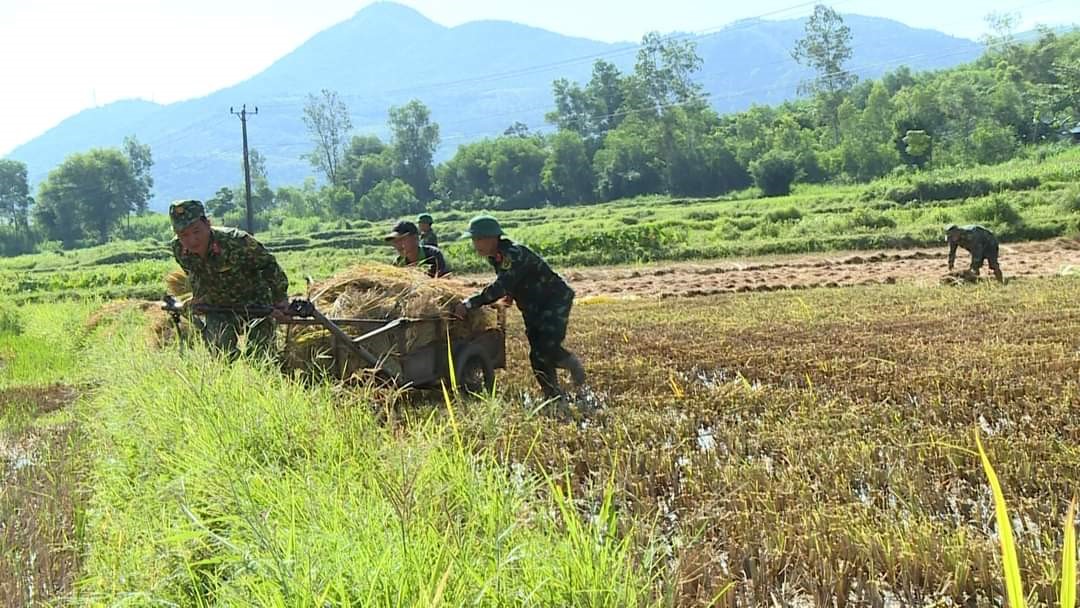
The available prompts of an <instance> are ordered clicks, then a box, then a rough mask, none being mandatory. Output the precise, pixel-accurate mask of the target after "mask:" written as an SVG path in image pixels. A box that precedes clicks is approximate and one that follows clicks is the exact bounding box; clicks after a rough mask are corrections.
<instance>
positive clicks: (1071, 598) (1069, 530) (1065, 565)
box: [1058, 498, 1077, 608]
mask: <svg viewBox="0 0 1080 608" xmlns="http://www.w3.org/2000/svg"><path fill="white" fill-rule="evenodd" d="M1075 522H1076V499H1075V498H1074V499H1073V501H1072V502H1071V503H1069V512H1068V513H1066V514H1065V546H1064V547H1063V548H1062V550H1061V593H1060V595H1059V596H1058V597H1059V598H1060V600H1061V608H1076V583H1077V579H1076V523H1075Z"/></svg>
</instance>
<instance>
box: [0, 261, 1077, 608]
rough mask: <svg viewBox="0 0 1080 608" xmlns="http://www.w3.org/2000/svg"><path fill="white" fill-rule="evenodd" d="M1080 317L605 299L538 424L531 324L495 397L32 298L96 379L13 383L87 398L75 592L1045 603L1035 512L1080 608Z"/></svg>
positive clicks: (1052, 297)
mask: <svg viewBox="0 0 1080 608" xmlns="http://www.w3.org/2000/svg"><path fill="white" fill-rule="evenodd" d="M1078 297H1080V279H1076V278H1069V277H1059V278H1039V279H1018V280H1016V281H1014V282H1012V283H1010V284H1008V285H1006V286H1005V287H999V286H995V285H980V286H965V287H943V286H940V285H938V284H936V283H929V282H927V283H919V282H915V283H905V284H896V285H887V284H886V285H867V286H856V287H846V288H833V289H806V290H798V291H773V292H760V293H759V292H750V293H732V294H720V295H713V296H707V297H675V298H667V299H658V298H647V297H640V296H637V297H635V298H633V299H630V298H626V299H620V298H618V297H614V296H610V295H609V296H603V297H594V298H582V300H581V301H580V302H579V303H578V305H577V306H576V308H575V309H574V312H573V316H572V320H571V326H570V332H569V337H568V340H567V346H568V347H569V348H571V349H572V350H574V351H575V352H578V353H579V354H580V355H581V356H582V359H583V360H584V361H585V363H586V366H587V368H588V371H589V374H590V388H589V390H588V391H586V392H584V393H583V394H581V395H579V396H578V398H577V402H578V405H579V406H580V407H579V408H578V409H577V410H576V412H575V413H574V414H572V415H570V416H567V417H553V416H551V415H547V414H546V413H544V410H543V408H540V407H539V404H538V403H537V401H536V389H535V386H534V380H533V379H532V377H531V374H530V372H529V370H528V364H527V360H528V359H527V349H526V346H525V340H524V336H523V331H522V327H521V324H520V319H518V318H517V317H516V316H515V315H513V314H511V315H509V318H510V327H509V332H510V334H509V338H508V341H507V344H508V349H509V352H508V358H509V361H508V369H507V370H505V371H504V372H501V373H500V375H499V377H498V385H497V387H496V393H497V394H496V395H495V397H494V398H488V399H483V400H475V399H465V398H461V399H458V398H454V397H453V396H451V397H450V401H449V403H448V402H447V401H446V399H445V398H444V396H443V395H441V394H411V395H410V394H401V393H399V392H395V391H388V390H382V389H375V388H372V387H365V386H352V387H348V388H346V387H343V386H337V385H334V384H317V385H312V384H310V383H308V382H298V381H294V380H291V379H289V378H287V377H283V376H282V375H281V374H279V373H278V372H277V370H276V369H274V368H273V367H272V366H264V365H252V364H247V363H238V364H235V365H233V366H229V367H228V368H227V369H225V370H222V371H220V372H215V373H212V374H211V373H207V372H206V370H209V369H215V368H214V363H213V361H211V360H210V359H208V358H206V355H205V354H203V353H199V352H197V351H189V352H188V353H186V354H185V355H182V356H181V355H179V354H178V353H177V352H176V351H175V350H173V349H164V350H161V349H159V348H155V347H153V346H152V345H151V346H148V345H147V343H146V340H145V339H144V334H145V329H144V325H145V323H146V319H145V315H144V313H143V312H142V311H140V310H139V309H138V308H137V307H131V306H129V307H126V308H122V309H118V310H114V311H110V314H107V315H104V317H102V318H97V319H96V320H95V321H96V322H95V323H94V324H92V325H90V326H87V325H85V324H84V319H85V317H86V313H87V312H88V310H87V309H86V308H85V307H83V308H73V307H71V306H70V305H67V306H66V307H65V308H63V310H61V309H60V308H56V306H57V305H35V306H32V307H29V308H28V309H27V310H28V311H29V312H27V313H25V314H24V318H25V319H26V322H25V323H24V324H23V325H24V326H25V327H24V329H22V330H20V334H21V336H8V337H2V341H0V345H2V346H3V348H4V349H5V350H4V351H3V352H4V353H5V354H4V358H5V360H6V361H7V360H13V361H19V360H20V357H24V358H30V359H32V358H34V357H39V356H42V353H40V352H37V351H34V350H29V351H28V352H27V353H26V354H25V355H20V352H21V350H22V349H26V348H28V347H27V344H28V343H29V341H28V340H27V339H26V336H27V335H28V334H29V335H33V334H34V333H35V332H40V331H41V330H40V324H41V323H44V322H46V321H48V322H49V323H52V322H54V321H55V319H57V318H58V317H59V316H63V318H65V319H69V321H66V323H68V325H67V329H68V330H70V331H69V332H68V333H69V334H70V339H68V338H63V337H62V335H65V334H64V333H63V332H61V333H60V334H55V333H54V334H48V335H50V336H54V338H52V339H53V340H54V344H63V343H68V342H70V351H69V350H66V349H61V351H62V352H70V353H71V357H72V358H73V359H65V361H66V363H65V364H64V365H63V366H62V367H59V368H56V369H51V370H48V369H47V370H44V371H42V372H38V373H35V374H32V375H30V374H27V373H26V372H25V371H24V368H22V367H20V366H19V365H10V364H6V365H5V367H4V368H0V374H5V375H6V376H5V378H6V379H5V381H4V385H3V386H40V385H46V384H49V383H54V382H60V381H62V382H69V383H75V382H83V383H84V384H83V385H84V386H87V389H86V393H85V395H84V397H83V398H82V399H81V400H80V401H79V402H78V403H77V404H73V405H70V406H67V408H68V409H70V411H71V413H70V418H69V419H67V420H69V421H72V420H73V421H74V424H75V426H74V427H72V428H73V430H72V432H78V433H80V434H81V435H79V436H80V437H85V441H82V442H80V446H82V447H81V449H80V450H79V451H78V456H79V458H81V459H82V460H81V461H82V462H84V463H85V465H86V467H87V470H86V472H85V473H81V474H80V477H81V479H82V480H83V481H82V482H80V483H78V484H76V485H75V486H73V487H76V488H80V489H81V490H82V493H79V492H68V493H67V494H66V495H70V496H76V497H78V502H77V504H76V506H75V507H74V509H73V512H75V513H80V514H85V517H84V516H83V515H80V516H79V517H78V518H76V520H77V521H78V522H79V527H78V529H77V530H75V529H73V530H68V531H66V532H63V533H62V534H59V533H58V534H59V537H60V538H64V539H67V542H69V543H74V546H77V547H79V548H80V550H79V551H78V555H80V556H82V559H81V560H80V561H78V562H72V563H76V564H77V565H78V578H79V579H80V580H81V581H82V582H81V583H80V584H78V585H72V584H71V583H65V584H64V585H61V586H60V587H58V589H59V591H57V595H55V596H53V597H52V598H51V599H52V600H54V601H59V600H60V599H64V600H65V601H67V600H70V601H71V602H73V603H74V604H75V605H111V604H116V603H119V602H121V601H123V602H127V603H130V604H133V605H153V604H162V603H172V604H175V605H222V606H227V605H239V604H244V603H252V602H254V603H255V604H258V605H280V606H290V605H314V604H319V605H324V606H346V605H365V606H373V605H380V606H383V605H385V606H390V605H425V606H435V605H465V604H469V605H482V606H502V605H527V606H566V605H574V606H707V605H712V606H899V605H919V606H923V605H940V606H947V605H964V606H987V605H1012V606H1015V605H1017V604H1016V602H1015V601H1013V602H1009V600H1007V598H1008V597H1009V594H1008V593H1007V591H1006V587H1005V580H1006V578H1005V576H1004V575H1003V568H1002V553H1001V549H1000V546H999V539H1000V538H1001V537H1002V528H1001V527H1000V526H1001V522H1002V521H1007V522H1010V524H1011V529H1012V533H1013V535H1014V537H1015V541H1016V556H1017V560H1016V561H1017V572H1018V575H1017V578H1018V579H1020V580H1022V581H1023V585H1024V594H1025V595H1026V597H1027V601H1028V603H1030V604H1031V605H1038V606H1061V605H1066V604H1063V603H1062V601H1063V600H1067V599H1068V598H1067V594H1066V593H1064V592H1063V586H1062V583H1061V580H1062V574H1063V568H1068V561H1067V560H1064V561H1063V559H1062V557H1063V547H1064V546H1065V545H1066V542H1067V538H1066V534H1065V531H1066V530H1067V527H1066V526H1065V525H1063V524H1064V522H1065V520H1066V517H1067V515H1068V513H1069V505H1070V502H1071V500H1072V499H1073V497H1074V496H1075V495H1076V494H1077V493H1078V486H1080V417H1078V415H1077V414H1078V412H1080V308H1078V307H1077V306H1076V304H1075V302H1077V301H1078ZM50 311H53V312H50ZM61 313H62V315H61ZM87 327H89V328H90V329H86V328H87ZM76 328H82V329H76ZM12 374H14V375H12ZM50 415H55V413H53V414H50ZM25 426H26V425H23V427H25ZM23 427H20V428H23ZM976 438H978V439H980V440H981V442H982V446H983V447H984V448H985V452H986V455H987V458H988V462H990V463H992V464H993V467H994V469H995V470H996V475H997V478H998V479H999V480H1000V484H1001V488H1002V493H1003V494H1002V496H1003V498H1004V500H1005V501H1007V503H1008V507H1009V511H1008V516H1006V517H1005V518H1004V519H999V518H998V515H997V514H996V512H995V501H994V492H993V490H992V486H991V484H990V483H989V482H988V478H987V472H986V470H985V469H984V466H983V463H982V461H981V460H980V456H979V453H978V448H977V439H976ZM41 462H42V466H48V465H47V464H45V463H47V461H46V460H42V461H41ZM0 464H3V465H4V466H5V467H8V466H10V463H6V462H0ZM47 470H52V469H47ZM57 470H59V469H57ZM1072 517H1073V519H1075V515H1072ZM50 521H55V522H57V524H56V525H59V526H61V527H63V526H65V525H68V524H67V523H65V522H66V521H67V520H65V519H64V518H63V517H59V518H53V519H52V520H50ZM65 546H68V547H70V546H71V545H65ZM1072 552H1073V553H1074V554H1075V544H1074V545H1072ZM0 563H2V562H0ZM1066 574H1067V573H1066ZM2 578H3V577H2V576H0V579H2ZM2 583H3V581H2V580H0V584H2ZM1075 585H1076V583H1075V575H1073V576H1072V586H1073V587H1074V588H1075ZM1066 587H1067V585H1066ZM1013 597H1014V598H1015V597H1016V596H1015V595H1013Z"/></svg>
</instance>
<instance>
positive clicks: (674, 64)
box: [629, 32, 704, 118]
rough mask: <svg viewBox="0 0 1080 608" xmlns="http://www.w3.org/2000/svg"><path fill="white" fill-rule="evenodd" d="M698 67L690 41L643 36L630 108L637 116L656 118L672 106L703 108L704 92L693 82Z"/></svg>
mask: <svg viewBox="0 0 1080 608" xmlns="http://www.w3.org/2000/svg"><path fill="white" fill-rule="evenodd" d="M701 64H702V60H701V57H699V56H698V54H697V51H696V46H695V43H694V42H693V41H692V40H686V39H682V40H680V39H676V38H670V37H669V38H665V37H662V36H660V34H659V33H657V32H649V33H648V34H645V36H644V37H643V38H642V39H641V48H640V49H639V50H638V54H637V62H636V63H635V65H634V74H633V76H631V78H630V87H629V91H630V93H631V100H630V107H631V108H632V110H633V111H634V112H635V113H636V114H637V115H638V116H649V115H651V116H653V117H655V118H659V117H660V116H661V115H662V114H663V112H664V110H665V109H666V108H670V107H672V106H675V105H687V104H691V103H695V104H697V105H704V97H703V95H702V90H703V89H702V87H701V84H700V83H698V82H696V81H695V80H694V74H695V73H697V71H698V70H699V69H701Z"/></svg>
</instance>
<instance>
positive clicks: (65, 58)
mask: <svg viewBox="0 0 1080 608" xmlns="http://www.w3.org/2000/svg"><path fill="white" fill-rule="evenodd" d="M400 1H401V3H402V4H406V5H409V6H412V7H413V8H415V9H417V10H419V11H420V12H421V13H423V14H425V15H427V16H428V17H429V18H430V19H433V20H434V21H436V22H439V23H442V24H444V25H448V26H454V25H458V24H461V23H464V22H467V21H474V20H478V19H505V20H510V21H517V22H519V23H525V24H528V25H532V26H536V27H541V28H544V29H549V30H553V31H556V32H560V33H563V34H570V35H576V36H584V37H589V38H594V39H598V40H606V41H619V40H637V39H639V38H640V37H641V35H642V34H643V33H645V32H646V31H649V30H659V31H661V32H669V31H675V30H679V31H694V32H697V31H702V30H712V29H717V28H720V27H722V26H724V25H726V24H728V23H730V22H731V21H734V20H736V19H742V18H747V17H759V16H764V17H767V18H777V19H779V18H790V17H798V16H802V15H805V14H808V13H809V12H810V11H811V9H812V4H813V3H811V2H802V3H800V2H797V0H759V1H757V2H733V1H730V0H400ZM370 2H371V0H0V58H2V59H0V66H2V69H0V78H2V81H3V83H4V87H3V90H2V92H0V154H6V153H7V152H9V151H11V149H12V148H14V147H15V146H16V145H18V144H20V143H23V142H25V141H28V140H30V139H32V138H34V137H35V136H37V135H39V134H40V133H42V132H43V131H45V130H46V129H48V128H50V127H52V126H54V125H55V124H56V123H58V122H60V121H61V120H63V119H64V118H66V117H68V116H70V115H72V114H75V113H77V112H79V111H80V110H82V109H85V108H88V107H93V106H95V105H103V104H106V103H108V102H111V101H115V100H117V99H125V98H133V97H138V98H143V99H150V100H153V101H157V102H160V103H169V102H173V101H179V100H182V99H188V98H192V97H200V96H202V95H206V94H207V93H210V92H212V91H215V90H217V89H220V88H222V87H225V86H228V85H231V84H234V83H236V82H238V81H240V80H243V79H245V78H248V77H250V76H252V75H254V74H255V73H257V72H258V71H260V70H262V69H264V68H266V67H267V66H269V65H270V64H272V63H273V62H274V61H275V60H276V59H278V58H280V57H282V56H283V55H286V54H287V53H288V52H289V51H291V50H292V49H294V48H296V47H297V46H299V45H300V44H302V43H303V42H304V41H305V40H307V39H308V38H310V37H311V36H313V35H315V34H316V33H318V32H319V31H321V30H323V29H326V28H328V27H330V26H332V25H334V24H335V23H338V22H340V21H343V20H345V19H348V18H349V17H350V16H352V15H353V14H354V13H355V12H356V11H358V10H359V9H361V8H363V7H364V6H366V5H367V4H370ZM826 3H827V4H830V5H831V6H833V7H835V8H836V9H837V10H838V11H840V12H843V13H859V14H864V15H875V16H881V17H889V18H892V19H896V20H898V21H902V22H904V23H907V24H909V25H913V26H916V27H927V28H934V29H939V30H942V31H944V32H947V33H950V34H954V35H958V36H965V37H969V38H978V37H979V36H980V35H981V34H982V33H983V32H984V30H985V25H984V21H983V18H984V17H985V16H986V14H987V13H989V12H991V11H997V12H1018V13H1020V15H1021V17H1022V20H1021V24H1020V29H1028V28H1030V27H1033V26H1034V25H1036V24H1039V23H1044V24H1054V25H1058V24H1069V23H1080V0H903V1H898V0H887V1H883V0H836V1H834V2H827V0H826ZM541 62H542V61H541Z"/></svg>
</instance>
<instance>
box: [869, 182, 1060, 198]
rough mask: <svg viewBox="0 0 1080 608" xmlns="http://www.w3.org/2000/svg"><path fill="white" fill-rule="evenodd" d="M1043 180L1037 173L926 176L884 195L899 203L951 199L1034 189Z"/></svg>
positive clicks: (894, 188)
mask: <svg viewBox="0 0 1080 608" xmlns="http://www.w3.org/2000/svg"><path fill="white" fill-rule="evenodd" d="M1039 183H1040V180H1039V178H1038V177H1036V176H1034V175H1025V176H1021V177H1013V178H1006V179H1001V180H990V179H988V178H985V177H923V178H915V179H912V180H911V181H909V182H907V183H905V184H901V185H898V186H893V187H891V188H889V189H888V190H886V191H885V198H886V199H888V200H891V201H893V202H896V203H910V202H911V201H916V200H917V201H949V200H958V199H965V198H977V197H980V196H986V195H988V194H990V193H992V192H1004V191H1008V190H1032V189H1034V188H1038V187H1039Z"/></svg>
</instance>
